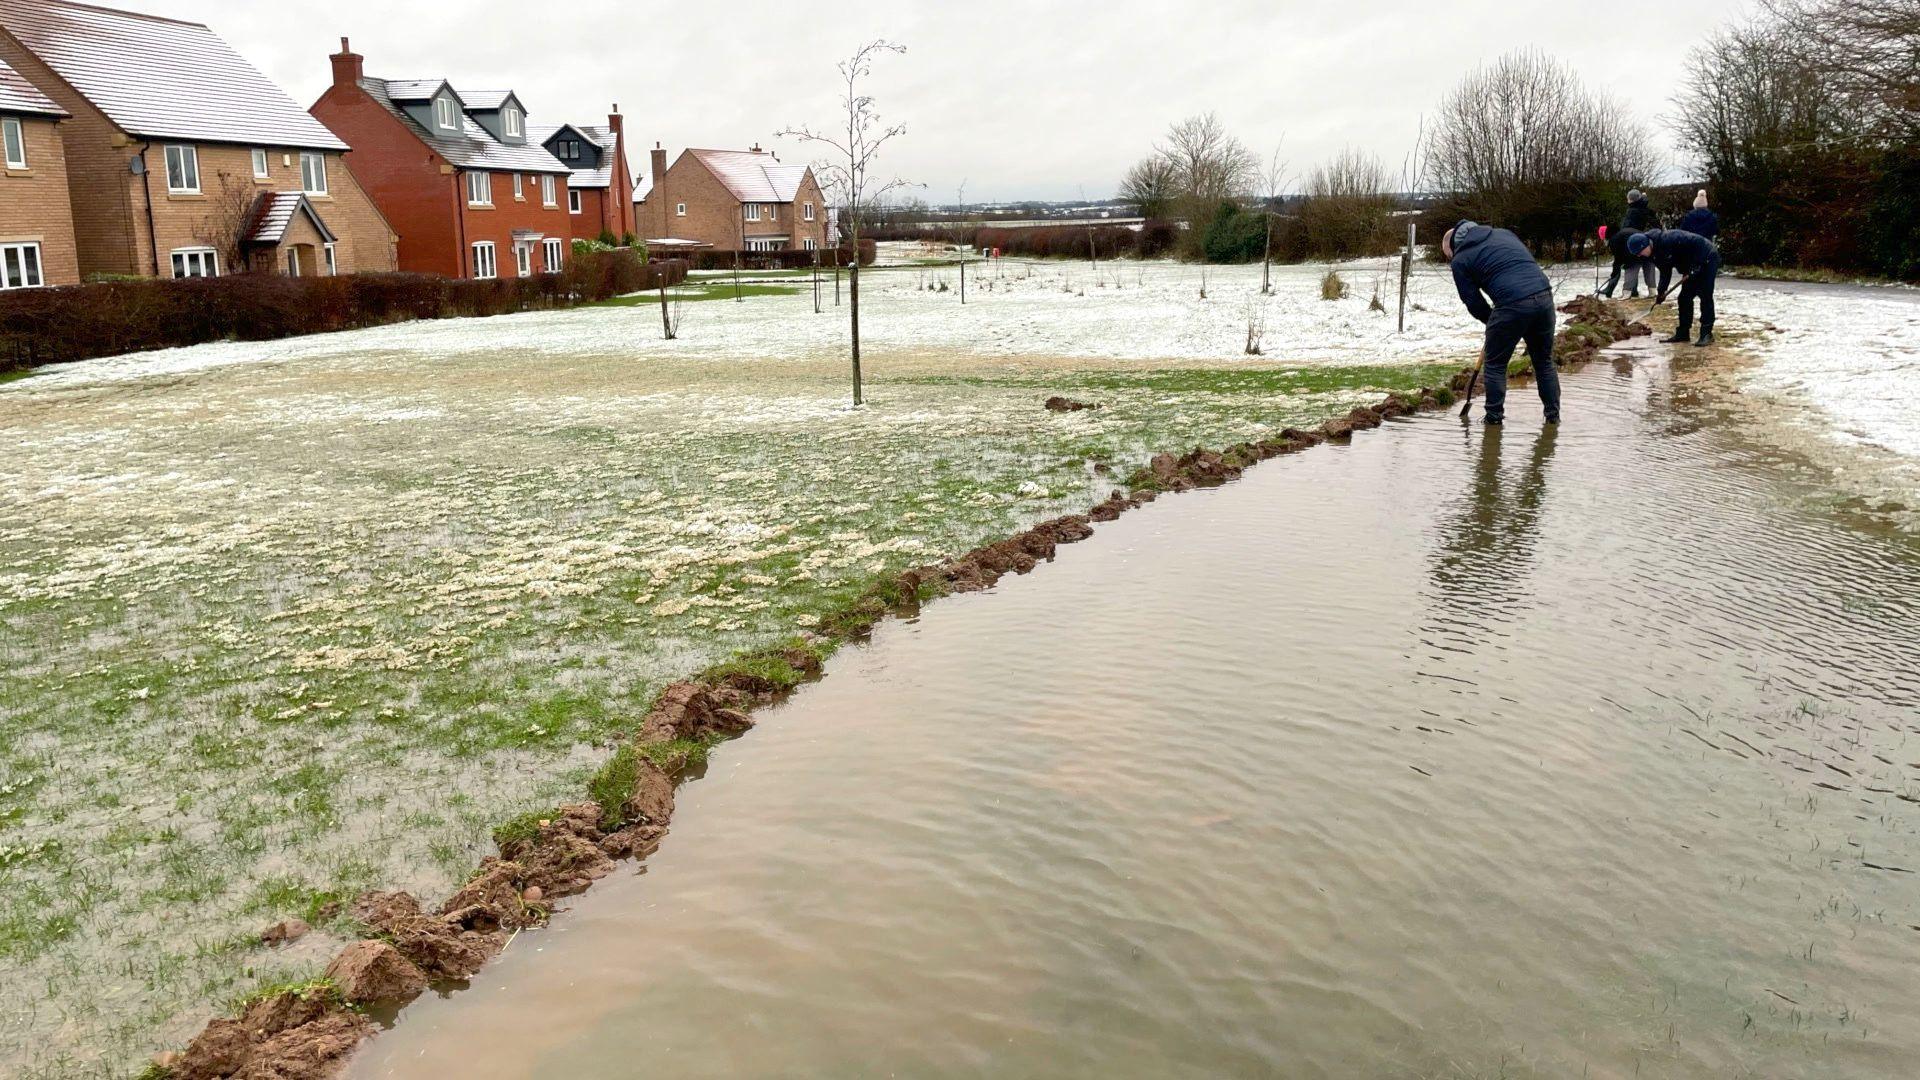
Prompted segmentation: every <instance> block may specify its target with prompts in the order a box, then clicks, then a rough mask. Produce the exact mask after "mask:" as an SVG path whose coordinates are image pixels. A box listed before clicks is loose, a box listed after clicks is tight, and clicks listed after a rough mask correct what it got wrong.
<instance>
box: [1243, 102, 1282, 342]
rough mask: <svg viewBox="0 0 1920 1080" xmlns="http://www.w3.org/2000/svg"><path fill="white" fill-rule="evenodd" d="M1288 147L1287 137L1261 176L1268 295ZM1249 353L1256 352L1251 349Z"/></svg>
mask: <svg viewBox="0 0 1920 1080" xmlns="http://www.w3.org/2000/svg"><path fill="white" fill-rule="evenodd" d="M1284 145H1286V137H1285V136H1282V137H1281V139H1280V142H1279V143H1277V144H1275V146H1274V148H1273V157H1272V158H1270V159H1268V161H1267V167H1266V170H1265V171H1264V172H1262V173H1261V174H1260V194H1261V196H1262V197H1263V199H1264V201H1265V205H1264V206H1262V207H1261V208H1260V212H1261V215H1262V216H1263V217H1265V218H1266V226H1267V235H1266V239H1265V241H1264V242H1263V243H1262V244H1261V247H1260V292H1261V294H1262V295H1268V294H1271V293H1272V292H1273V211H1274V209H1275V207H1277V206H1278V205H1279V203H1280V193H1281V189H1282V188H1283V187H1285V186H1286V183H1287V163H1286V161H1285V160H1284V159H1283V158H1281V156H1280V147H1281V146H1284ZM1247 351H1248V352H1254V351H1255V350H1253V349H1249V350H1247Z"/></svg>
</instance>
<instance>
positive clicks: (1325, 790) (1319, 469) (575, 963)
mask: <svg viewBox="0 0 1920 1080" xmlns="http://www.w3.org/2000/svg"><path fill="white" fill-rule="evenodd" d="M1671 385H1672V384H1671V382H1670V376H1669V374H1668V373H1667V372H1666V370H1665V368H1664V361H1662V360H1660V359H1659V358H1658V354H1657V353H1655V352H1652V351H1643V352H1642V353H1640V354H1638V356H1637V358H1636V359H1634V360H1631V361H1622V362H1620V363H1618V364H1614V365H1608V364H1596V365H1594V366H1592V367H1590V368H1588V369H1587V370H1586V371H1585V372H1583V373H1580V374H1577V375H1574V376H1572V377H1570V378H1569V379H1567V381H1566V386H1567V393H1568V406H1567V416H1568V420H1569V422H1568V423H1567V425H1566V426H1565V428H1564V429H1563V430H1561V431H1560V432H1559V433H1558V434H1557V436H1556V435H1555V434H1552V433H1542V432H1541V431H1540V429H1539V428H1538V426H1537V416H1538V409H1537V404H1536V403H1535V402H1533V401H1532V400H1530V399H1529V397H1528V396H1527V395H1528V391H1526V390H1522V391H1521V396H1520V397H1519V398H1518V399H1517V401H1516V404H1515V406H1514V407H1512V408H1510V415H1511V416H1512V417H1513V421H1512V423H1511V425H1510V427H1509V428H1508V429H1507V430H1506V431H1504V432H1492V433H1486V432H1483V431H1481V430H1479V429H1478V428H1469V429H1463V428H1462V427H1461V425H1459V423H1458V422H1457V421H1455V420H1454V419H1453V417H1452V416H1451V414H1447V415H1427V416H1423V417H1420V418H1417V419H1412V420H1406V421H1394V422H1391V423H1389V425H1388V426H1387V427H1386V428H1384V429H1382V430H1381V431H1379V432H1374V433H1369V434H1366V435H1364V436H1362V437H1360V438H1358V439H1356V441H1355V443H1354V445H1352V446H1351V447H1322V448H1319V449H1316V450H1314V451H1311V452H1308V453H1305V454H1301V455H1298V456H1296V457H1293V458H1288V459H1283V460H1280V461H1276V462H1272V463H1269V464H1266V465H1263V466H1261V467H1259V468H1257V469H1255V470H1253V471H1252V472H1251V473H1249V474H1248V477H1247V478H1246V479H1245V480H1243V481H1241V482H1239V483H1236V484H1233V485H1230V486H1228V487H1225V488H1221V489H1218V490H1215V491H1210V492H1202V493H1195V494H1191V495H1183V496H1179V497H1177V498H1171V499H1167V500H1163V501H1161V502H1159V503H1156V504H1154V505H1152V506H1150V507H1147V508H1145V509H1144V510H1142V511H1139V512H1137V513H1135V514H1130V515H1128V516H1127V517H1125V518H1123V519H1121V520H1120V521H1119V522H1117V523H1114V524H1111V525H1107V526H1103V527H1102V528H1101V529H1100V531H1099V533H1098V534H1097V535H1096V536H1095V537H1094V538H1093V539H1092V540H1090V541H1087V542H1086V543H1083V544H1079V545H1075V546H1073V547H1071V548H1068V549H1064V550H1063V553H1062V556H1061V558H1060V559H1059V560H1058V562H1057V563H1056V564H1054V565H1052V566H1048V567H1046V568H1044V569H1043V570H1041V571H1040V572H1038V573H1036V574H1034V575H1032V576H1030V577H1027V578H1021V579H1010V580H1009V581H1008V582H1006V583H1003V584H1002V585H1001V586H1000V587H999V588H998V589H996V590H994V591H993V592H991V593H987V594H982V595H978V596H972V597H965V598H957V599H953V600H948V601H942V602H940V603H939V604H937V605H935V606H933V607H931V608H929V609H928V611H927V612H926V614H925V616H924V617H923V618H922V619H919V620H916V621H912V622H904V623H893V624H888V625H886V626H884V627H883V628H882V629H881V631H880V632H879V633H878V634H877V635H876V637H875V639H874V641H873V642H872V644H871V645H869V646H867V647H863V648H859V649H850V650H848V651H846V652H844V653H842V654H841V655H840V656H839V657H837V658H836V659H835V660H834V662H833V663H832V664H831V665H830V669H829V670H830V677H829V678H828V679H827V680H826V681H825V682H823V683H820V684H817V685H814V686H810V687H807V688H805V689H804V690H803V691H802V692H800V693H799V694H797V695H796V696H795V697H794V698H793V699H792V700H791V701H790V702H789V703H788V704H787V705H785V706H782V707H780V708H778V709H776V710H773V711H771V712H769V713H767V714H766V715H764V716H763V717H762V724H761V726H760V728H758V729H757V730H755V731H754V732H753V733H752V734H750V735H749V736H748V737H746V738H745V739H743V740H741V741H739V742H737V743H734V744H731V745H729V746H726V747H723V748H722V749H720V750H719V751H717V752H716V755H715V759H714V765H713V767H712V772H711V773H710V774H709V775H708V776H707V777H706V778H704V779H703V780H700V781H698V782H696V783H693V784H692V785H690V786H689V787H687V788H684V789H683V790H682V793H681V802H680V809H679V811H678V813H677V815H676V817H675V821H674V826H673V832H672V834H671V835H670V836H669V838H668V840H667V842H666V845H665V846H664V847H663V848H662V849H661V851H660V852H659V853H658V854H657V855H655V856H654V857H653V858H652V859H651V860H650V862H649V863H648V865H647V867H646V870H645V873H644V874H633V875H623V876H620V877H617V878H615V879H611V880H609V881H606V882H603V883H602V884H601V885H600V886H598V887H596V888H595V889H594V890H593V891H592V892H590V893H589V894H587V895H586V896H584V897H581V898H579V899H578V900H577V901H575V902H574V904H573V910H572V911H571V912H569V913H567V914H565V915H562V916H561V917H559V918H558V919H557V920H556V921H555V923H554V925H553V927H552V929H550V930H547V931H544V932H539V933H532V934H525V935H522V936H521V937H520V938H519V939H518V940H517V941H516V942H515V943H514V945H513V946H512V947H511V948H510V949H509V950H508V951H507V953H506V955H505V956H504V957H503V958H502V959H501V961H500V962H498V963H496V964H495V965H494V966H493V967H491V968H489V969H488V970H487V971H486V972H485V973H484V974H483V976H482V977H481V978H480V979H479V980H478V981H477V982H476V984H475V986H474V988H473V989H472V990H470V991H468V992H464V993H459V994H455V995H453V996H451V997H447V998H443V999H435V998H432V997H429V998H427V999H423V1000H422V1001H420V1002H418V1003H416V1004H415V1005H414V1006H413V1007H411V1008H409V1009H408V1010H407V1011H406V1012H405V1013H403V1014H402V1016H401V1018H400V1022H399V1024H398V1026H397V1027H396V1028H395V1029H394V1030H392V1031H390V1032H388V1033H387V1034H385V1035H382V1036H381V1037H380V1038H378V1039H376V1040H375V1041H374V1042H373V1043H372V1044H370V1045H369V1047H368V1049H367V1050H366V1051H365V1052H364V1053H363V1054H362V1056H361V1058H360V1059H359V1061H358V1062H357V1063H356V1075H358V1076H361V1077H386V1076H398V1077H433V1076H448V1075H459V1076H465V1077H530V1076H627V1075H638V1074H642V1073H644V1074H647V1075H658V1076H676V1077H679V1076H714V1077H719V1076H773V1075H779V1076H853V1075H861V1076H867V1075H873V1076H881V1075H910V1076H927V1075H983V1076H984V1075H992V1076H1034V1075H1049V1076H1103V1077H1111V1076H1155V1077H1203V1076H1223V1075H1235V1076H1264V1075H1274V1076H1280V1075H1284V1076H1289V1077H1292V1076H1354V1075H1365V1076H1405V1077H1425V1076H1449V1077H1450V1076H1507V1077H1527V1076H1543V1077H1544V1076H1554V1077H1558V1076H1581V1075H1586V1076H1598V1077H1609V1076H1611V1077H1628V1076H1761V1075H1764V1076H1770V1077H1792V1076H1805V1077H1831V1076H1848V1077H1905V1076H1910V1075H1912V1074H1913V1071H1914V1063H1915V1062H1916V1061H1920V1011H1916V1010H1915V1009H1914V1007H1913V1002H1914V1001H1915V999H1916V996H1917V995H1920V874H1916V873H1914V871H1916V870H1920V801H1916V800H1920V548H1917V547H1916V546H1915V543H1914V541H1913V540H1912V538H1911V537H1910V536H1907V535H1904V534H1901V533H1898V532H1895V531H1893V530H1890V529H1880V528H1877V527H1875V525H1874V523H1873V522H1872V521H1871V520H1870V519H1869V520H1854V519H1844V518H1841V517H1837V516H1835V515H1834V514H1833V513H1831V512H1830V511H1828V510H1824V509H1821V505H1822V504H1820V503H1819V502H1818V501H1817V500H1814V499H1811V498H1809V495H1810V494H1811V491H1812V489H1811V488H1807V487H1803V486H1802V480H1801V479H1800V478H1799V475H1798V473H1797V471H1796V470H1795V468H1794V467H1793V463H1792V462H1790V461H1783V460H1782V459H1780V458H1779V457H1778V456H1777V455H1774V454H1771V453H1767V452H1761V451H1757V450H1755V449H1754V447H1753V445H1752V444H1750V443H1749V442H1748V441H1746V440H1745V439H1744V438H1743V437H1742V435H1741V433H1740V432H1739V431H1738V430H1737V429H1735V428H1733V427H1730V426H1729V425H1728V423H1726V422H1722V421H1717V420H1716V419H1715V418H1714V416H1715V414H1712V413H1710V412H1709V411H1707V410H1704V409H1702V408H1700V407H1698V406H1697V405H1695V404H1692V403H1690V402H1689V401H1688V400H1687V399H1686V397H1685V395H1675V394H1674V393H1672V392H1671V389H1670V388H1671Z"/></svg>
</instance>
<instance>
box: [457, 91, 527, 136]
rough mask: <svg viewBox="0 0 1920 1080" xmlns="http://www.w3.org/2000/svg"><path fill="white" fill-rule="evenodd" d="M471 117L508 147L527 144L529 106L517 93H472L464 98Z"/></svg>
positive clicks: (462, 96) (468, 93)
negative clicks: (515, 94) (521, 100)
mask: <svg viewBox="0 0 1920 1080" xmlns="http://www.w3.org/2000/svg"><path fill="white" fill-rule="evenodd" d="M461 98H462V100H464V101H465V102H466V103H467V115H468V116H470V117H472V118H473V122H474V123H476V124H479V125H480V126H481V127H483V128H485V129H486V131H487V134H489V135H491V136H493V137H494V138H496V139H498V140H500V141H501V142H503V143H506V144H507V145H508V146H526V145H527V107H526V106H525V105H522V104H521V103H520V99H519V98H518V97H516V96H514V93H513V91H511V90H505V91H491V90H470V91H468V92H467V93H465V94H463V95H461Z"/></svg>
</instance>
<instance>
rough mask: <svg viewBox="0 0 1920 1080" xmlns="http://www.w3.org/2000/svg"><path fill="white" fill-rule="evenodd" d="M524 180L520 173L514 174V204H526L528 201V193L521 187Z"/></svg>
mask: <svg viewBox="0 0 1920 1080" xmlns="http://www.w3.org/2000/svg"><path fill="white" fill-rule="evenodd" d="M523 179H524V178H523V176H522V174H520V173H514V174H513V201H514V202H526V201H527V195H526V191H525V189H523V188H522V187H521V182H522V180H523Z"/></svg>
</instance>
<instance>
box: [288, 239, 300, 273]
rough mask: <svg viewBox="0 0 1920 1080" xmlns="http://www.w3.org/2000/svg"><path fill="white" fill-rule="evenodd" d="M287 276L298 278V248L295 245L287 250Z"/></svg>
mask: <svg viewBox="0 0 1920 1080" xmlns="http://www.w3.org/2000/svg"><path fill="white" fill-rule="evenodd" d="M287 276H288V277H299V276H300V247H299V245H297V244H296V245H293V246H291V247H289V248H287Z"/></svg>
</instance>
